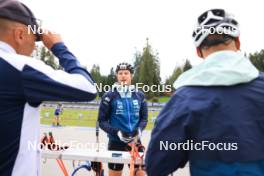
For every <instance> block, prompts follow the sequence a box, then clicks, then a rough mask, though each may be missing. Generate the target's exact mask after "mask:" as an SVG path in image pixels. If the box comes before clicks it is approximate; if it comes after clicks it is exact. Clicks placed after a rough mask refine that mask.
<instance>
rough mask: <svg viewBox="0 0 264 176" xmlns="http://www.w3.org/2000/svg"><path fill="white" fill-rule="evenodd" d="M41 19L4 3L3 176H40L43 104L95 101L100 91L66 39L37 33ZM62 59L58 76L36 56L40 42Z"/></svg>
mask: <svg viewBox="0 0 264 176" xmlns="http://www.w3.org/2000/svg"><path fill="white" fill-rule="evenodd" d="M34 27H35V28H36V27H37V28H38V27H39V25H38V23H37V19H36V18H35V16H34V15H33V13H32V12H31V10H30V9H29V8H28V7H27V6H26V5H24V4H23V3H21V2H19V1H16V0H1V1H0V133H1V134H2V138H1V142H0V175H1V176H10V175H12V176H22V175H23V176H36V175H40V170H39V166H40V151H39V150H38V147H36V148H33V147H29V146H32V145H33V146H38V144H39V142H40V141H39V140H40V139H39V138H40V135H39V130H40V120H39V116H40V115H39V110H40V104H41V103H42V102H43V101H71V102H77V101H78V102H79V101H84V102H87V101H91V100H93V99H94V98H95V97H96V95H97V91H96V87H95V85H94V81H93V79H92V77H91V76H90V74H89V72H87V71H86V70H85V69H83V68H82V67H81V66H80V63H79V61H78V60H77V59H76V57H75V56H74V55H73V54H72V53H71V52H70V51H69V50H68V48H67V47H66V46H65V44H64V43H63V41H62V39H61V37H60V35H58V34H53V33H51V32H49V31H45V32H44V33H43V34H40V33H37V32H34V31H33V30H28V29H29V28H30V29H34ZM36 41H42V42H43V44H44V45H45V46H46V47H47V48H48V49H49V50H50V51H51V52H52V53H53V54H54V55H55V56H56V57H58V59H59V63H60V65H61V66H62V67H63V68H64V71H62V70H60V71H57V70H54V69H52V68H51V67H50V66H47V65H45V64H44V63H43V62H41V61H40V60H38V59H34V58H32V57H30V56H31V54H32V52H33V50H34V48H35V42H36Z"/></svg>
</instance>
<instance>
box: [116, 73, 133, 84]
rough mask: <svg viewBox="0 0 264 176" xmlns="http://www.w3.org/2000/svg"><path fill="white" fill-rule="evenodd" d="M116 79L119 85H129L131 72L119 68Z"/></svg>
mask: <svg viewBox="0 0 264 176" xmlns="http://www.w3.org/2000/svg"><path fill="white" fill-rule="evenodd" d="M116 77H117V81H118V83H119V84H121V85H131V80H132V74H131V73H130V71H128V70H119V71H118V72H117V75H116Z"/></svg>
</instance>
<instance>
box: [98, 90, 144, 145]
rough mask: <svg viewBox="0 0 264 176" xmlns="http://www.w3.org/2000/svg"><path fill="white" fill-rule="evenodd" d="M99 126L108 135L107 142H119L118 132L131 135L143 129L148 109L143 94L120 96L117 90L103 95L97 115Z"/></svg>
mask: <svg viewBox="0 0 264 176" xmlns="http://www.w3.org/2000/svg"><path fill="white" fill-rule="evenodd" d="M98 121H99V126H100V128H102V129H103V130H104V131H105V132H106V133H108V137H109V140H114V141H118V142H120V139H119V138H118V136H117V132H118V130H121V131H123V132H126V133H132V132H133V131H134V130H136V129H137V128H140V129H141V131H142V130H144V129H145V127H146V125H147V122H148V109H147V102H146V100H145V96H144V93H143V92H141V91H136V90H135V91H132V92H131V93H128V94H126V95H124V96H123V95H122V93H121V94H120V93H119V92H118V90H117V89H114V91H110V92H107V93H105V94H104V95H103V97H102V100H101V103H100V108H99V115H98Z"/></svg>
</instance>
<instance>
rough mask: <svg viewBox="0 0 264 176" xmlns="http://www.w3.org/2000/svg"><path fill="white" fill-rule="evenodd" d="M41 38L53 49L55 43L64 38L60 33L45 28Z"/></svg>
mask: <svg viewBox="0 0 264 176" xmlns="http://www.w3.org/2000/svg"><path fill="white" fill-rule="evenodd" d="M41 40H42V42H43V44H44V45H45V46H46V47H47V48H48V49H51V48H52V47H53V45H54V44H56V43H59V42H62V38H61V36H60V35H59V34H56V33H54V32H51V31H48V30H45V29H43V34H42V35H41Z"/></svg>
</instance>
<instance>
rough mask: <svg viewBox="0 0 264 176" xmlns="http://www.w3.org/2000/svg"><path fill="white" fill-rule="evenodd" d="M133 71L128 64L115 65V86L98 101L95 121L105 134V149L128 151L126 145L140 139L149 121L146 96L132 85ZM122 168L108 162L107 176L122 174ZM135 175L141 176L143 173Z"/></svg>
mask: <svg viewBox="0 0 264 176" xmlns="http://www.w3.org/2000/svg"><path fill="white" fill-rule="evenodd" d="M133 72H134V69H133V67H132V66H131V65H130V64H128V63H120V64H119V65H117V68H116V78H117V83H115V85H114V86H113V90H111V91H109V92H107V93H105V94H104V95H103V96H102V99H101V103H100V107H99V115H98V122H99V126H100V128H101V129H103V130H104V131H105V132H106V133H107V134H108V138H109V143H108V150H117V151H127V150H128V148H129V146H128V144H129V143H130V142H132V141H133V140H134V138H135V137H138V138H140V136H141V133H142V131H143V130H144V129H145V127H146V125H147V122H148V110H147V102H146V100H145V95H144V93H143V92H141V91H139V90H136V89H135V87H134V86H133V85H131V80H132V75H133ZM138 143H140V140H139V141H138ZM123 167H124V164H114V163H109V164H108V168H109V176H120V175H122V170H123ZM136 167H137V168H138V167H139V166H136ZM137 174H139V175H140V174H144V171H139V172H138V173H137Z"/></svg>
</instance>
